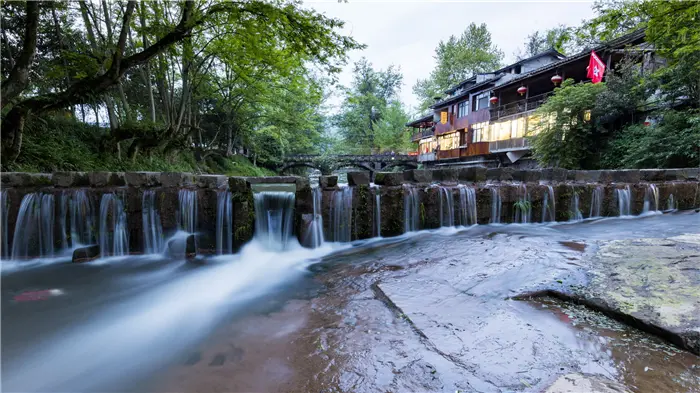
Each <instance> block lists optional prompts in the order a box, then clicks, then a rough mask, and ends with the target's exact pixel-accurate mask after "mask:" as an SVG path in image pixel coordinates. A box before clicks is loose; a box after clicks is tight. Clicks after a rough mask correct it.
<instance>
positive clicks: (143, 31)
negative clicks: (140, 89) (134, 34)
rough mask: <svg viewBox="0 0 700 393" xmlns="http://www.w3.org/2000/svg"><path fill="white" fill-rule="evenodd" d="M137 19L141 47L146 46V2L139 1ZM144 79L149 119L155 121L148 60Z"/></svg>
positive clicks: (154, 106) (154, 104)
mask: <svg viewBox="0 0 700 393" xmlns="http://www.w3.org/2000/svg"><path fill="white" fill-rule="evenodd" d="M139 19H140V21H141V40H142V41H143V47H144V48H148V37H147V36H146V2H145V1H142V2H141V9H140V12H139ZM144 73H145V75H144V79H145V80H146V81H145V84H146V86H147V87H148V102H149V103H150V105H151V121H152V122H153V123H155V122H156V102H155V100H154V99H153V87H152V86H151V65H150V62H146V65H145V67H144Z"/></svg>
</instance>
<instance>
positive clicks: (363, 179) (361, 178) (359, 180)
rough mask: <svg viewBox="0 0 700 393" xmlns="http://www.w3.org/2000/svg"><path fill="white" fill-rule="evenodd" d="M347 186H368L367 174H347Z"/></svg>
mask: <svg viewBox="0 0 700 393" xmlns="http://www.w3.org/2000/svg"><path fill="white" fill-rule="evenodd" d="M347 176H348V185H351V186H361V185H363V184H369V172H348V173H347Z"/></svg>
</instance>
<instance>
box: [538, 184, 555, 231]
mask: <svg viewBox="0 0 700 393" xmlns="http://www.w3.org/2000/svg"><path fill="white" fill-rule="evenodd" d="M556 211H557V209H556V199H554V188H553V187H552V186H550V185H548V186H547V192H545V193H544V197H543V199H542V222H552V221H556Z"/></svg>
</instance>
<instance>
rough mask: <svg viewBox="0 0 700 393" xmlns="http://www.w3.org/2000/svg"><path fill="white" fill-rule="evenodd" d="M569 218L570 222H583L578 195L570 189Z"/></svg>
mask: <svg viewBox="0 0 700 393" xmlns="http://www.w3.org/2000/svg"><path fill="white" fill-rule="evenodd" d="M570 213H571V216H570V219H569V220H570V221H581V220H583V214H582V213H581V209H579V196H578V193H576V190H574V189H573V187H572V189H571V211H570Z"/></svg>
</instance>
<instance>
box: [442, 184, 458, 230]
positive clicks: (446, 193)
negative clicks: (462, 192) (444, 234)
mask: <svg viewBox="0 0 700 393" xmlns="http://www.w3.org/2000/svg"><path fill="white" fill-rule="evenodd" d="M438 192H439V193H440V226H441V227H453V226H455V197H454V195H453V194H452V189H451V188H448V187H443V186H438Z"/></svg>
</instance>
